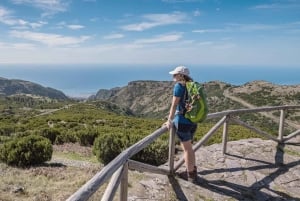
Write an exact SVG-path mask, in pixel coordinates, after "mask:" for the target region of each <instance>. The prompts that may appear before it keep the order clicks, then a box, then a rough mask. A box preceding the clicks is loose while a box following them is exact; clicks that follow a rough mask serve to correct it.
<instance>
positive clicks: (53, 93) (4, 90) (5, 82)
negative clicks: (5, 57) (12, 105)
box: [0, 77, 69, 100]
mask: <svg viewBox="0 0 300 201" xmlns="http://www.w3.org/2000/svg"><path fill="white" fill-rule="evenodd" d="M22 94H31V95H36V96H42V97H48V98H52V99H58V100H67V99H69V98H68V97H67V96H66V95H65V94H64V93H63V92H62V91H59V90H57V89H54V88H51V87H44V86H42V85H40V84H37V83H34V82H31V81H26V80H20V79H7V78H3V77H0V95H2V96H11V95H22Z"/></svg>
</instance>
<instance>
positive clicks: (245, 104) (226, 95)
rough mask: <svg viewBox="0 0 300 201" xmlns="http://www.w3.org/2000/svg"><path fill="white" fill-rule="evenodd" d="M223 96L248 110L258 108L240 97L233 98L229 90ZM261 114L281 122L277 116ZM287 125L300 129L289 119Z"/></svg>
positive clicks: (266, 113) (299, 126)
mask: <svg viewBox="0 0 300 201" xmlns="http://www.w3.org/2000/svg"><path fill="white" fill-rule="evenodd" d="M223 95H224V96H225V97H226V98H229V99H231V100H233V101H235V102H238V103H240V104H242V105H244V106H245V107H247V108H249V109H253V108H257V106H255V105H252V104H250V103H248V102H246V101H245V100H243V99H241V98H238V97H236V96H232V95H231V94H230V92H229V89H226V90H224V93H223ZM261 114H262V115H264V116H265V117H268V118H270V119H272V120H273V121H275V122H279V118H278V117H276V116H274V115H272V114H270V113H268V112H261ZM285 123H286V124H287V125H288V126H290V127H292V128H296V129H300V125H298V124H296V123H294V122H291V121H289V120H287V119H285Z"/></svg>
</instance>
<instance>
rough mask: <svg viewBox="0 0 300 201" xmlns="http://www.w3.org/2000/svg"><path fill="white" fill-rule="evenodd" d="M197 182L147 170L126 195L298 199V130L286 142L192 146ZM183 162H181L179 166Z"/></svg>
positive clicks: (221, 200) (190, 200)
mask: <svg viewBox="0 0 300 201" xmlns="http://www.w3.org/2000/svg"><path fill="white" fill-rule="evenodd" d="M196 155H197V166H198V177H199V178H198V182H197V184H192V183H190V182H187V181H185V180H182V179H179V178H176V177H175V178H171V177H170V178H168V177H166V176H163V175H156V176H155V175H150V174H148V175H149V176H150V177H149V178H148V179H145V180H142V181H140V182H139V183H138V185H140V186H143V187H142V188H144V189H145V192H144V194H143V195H142V197H141V196H140V197H139V196H138V195H135V196H131V197H130V198H129V200H132V201H138V200H172V201H175V200H180V201H185V200H188V201H201V200H205V201H208V200H214V201H226V200H228V201H232V200H244V201H254V200H255V201H283V200H288V201H300V136H298V137H297V138H294V139H293V140H291V141H289V143H288V144H286V145H278V144H277V143H276V142H273V141H270V140H261V139H245V140H240V141H233V142H229V143H228V147H227V154H226V155H222V149H221V145H220V144H215V145H211V146H208V147H203V148H200V150H198V151H197V153H196ZM182 168H184V167H182Z"/></svg>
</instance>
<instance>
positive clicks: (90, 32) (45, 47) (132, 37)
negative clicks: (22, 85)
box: [0, 0, 300, 67]
mask: <svg viewBox="0 0 300 201" xmlns="http://www.w3.org/2000/svg"><path fill="white" fill-rule="evenodd" d="M299 55H300V0H260V1H259V0H249V1H247V0H118V1H117V0H1V1H0V64H30V63H36V64H116V65H118V64H135V65H136V64H148V65H152V64H153V65H154V64H160V65H161V64H175V63H178V64H192V65H219V66H222V65H224V66H229V65H234V66H271V67H276V66H279V67H286V66H287V67H299V66H300V56H299Z"/></svg>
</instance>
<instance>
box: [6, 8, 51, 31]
mask: <svg viewBox="0 0 300 201" xmlns="http://www.w3.org/2000/svg"><path fill="white" fill-rule="evenodd" d="M12 14H13V12H12V11H10V10H8V9H6V8H4V7H0V22H1V23H3V24H6V25H8V26H14V27H15V28H16V29H28V28H32V29H36V28H40V27H42V26H43V25H45V24H47V22H45V21H38V22H28V21H26V20H23V19H17V18H16V17H14V16H13V15H12Z"/></svg>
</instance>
